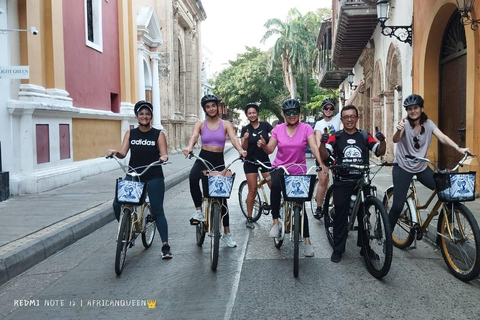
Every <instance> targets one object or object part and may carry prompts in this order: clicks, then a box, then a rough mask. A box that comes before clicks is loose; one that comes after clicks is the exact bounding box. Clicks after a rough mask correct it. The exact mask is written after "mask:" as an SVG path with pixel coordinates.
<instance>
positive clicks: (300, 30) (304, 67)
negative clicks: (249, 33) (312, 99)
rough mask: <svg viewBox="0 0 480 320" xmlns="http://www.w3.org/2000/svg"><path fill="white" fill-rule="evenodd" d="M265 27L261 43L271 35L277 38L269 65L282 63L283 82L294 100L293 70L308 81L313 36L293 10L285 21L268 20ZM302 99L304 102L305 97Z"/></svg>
mask: <svg viewBox="0 0 480 320" xmlns="http://www.w3.org/2000/svg"><path fill="white" fill-rule="evenodd" d="M265 27H266V28H267V29H268V30H267V32H265V35H264V36H263V38H262V40H261V41H262V42H263V43H264V42H265V41H266V40H267V39H268V38H270V37H271V36H272V35H278V36H279V37H278V39H277V41H276V42H275V45H274V46H273V49H272V53H271V59H270V63H271V64H273V63H274V62H275V61H278V60H280V61H281V62H282V76H283V82H284V84H285V87H286V89H287V90H288V92H289V93H290V97H291V98H295V96H296V92H297V82H296V79H295V74H294V70H298V71H299V72H301V73H302V74H303V75H304V79H308V73H309V66H310V61H311V57H312V52H313V49H312V48H315V35H314V34H312V33H311V32H310V31H309V30H308V28H307V26H306V23H305V21H304V18H303V17H302V15H301V14H300V12H299V11H298V10H297V9H295V8H293V9H290V11H289V12H288V15H287V21H285V22H284V21H281V20H280V19H277V18H274V19H270V20H268V21H267V22H266V23H265ZM304 81H305V80H304ZM304 87H305V88H306V86H304ZM304 95H305V94H304ZM304 98H305V100H306V97H304Z"/></svg>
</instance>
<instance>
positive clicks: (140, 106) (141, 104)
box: [133, 100, 153, 116]
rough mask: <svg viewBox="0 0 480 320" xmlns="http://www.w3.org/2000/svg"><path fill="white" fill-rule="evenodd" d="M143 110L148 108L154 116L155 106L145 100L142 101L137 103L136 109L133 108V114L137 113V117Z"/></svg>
mask: <svg viewBox="0 0 480 320" xmlns="http://www.w3.org/2000/svg"><path fill="white" fill-rule="evenodd" d="M143 108H147V109H148V110H150V113H151V114H152V116H153V106H152V104H151V103H150V102H148V101H145V100H140V101H138V102H137V103H135V107H133V112H135V116H136V115H137V114H138V112H139V111H140V110H141V109H143Z"/></svg>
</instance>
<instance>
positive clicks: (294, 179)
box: [285, 176, 310, 198]
mask: <svg viewBox="0 0 480 320" xmlns="http://www.w3.org/2000/svg"><path fill="white" fill-rule="evenodd" d="M309 188H310V177H309V176H285V193H286V195H287V197H289V198H308V191H309Z"/></svg>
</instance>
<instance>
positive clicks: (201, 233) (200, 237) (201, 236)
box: [195, 222, 205, 247]
mask: <svg viewBox="0 0 480 320" xmlns="http://www.w3.org/2000/svg"><path fill="white" fill-rule="evenodd" d="M195 238H196V240H197V246H199V247H201V246H202V245H203V242H204V241H205V222H200V223H198V224H197V225H196V226H195Z"/></svg>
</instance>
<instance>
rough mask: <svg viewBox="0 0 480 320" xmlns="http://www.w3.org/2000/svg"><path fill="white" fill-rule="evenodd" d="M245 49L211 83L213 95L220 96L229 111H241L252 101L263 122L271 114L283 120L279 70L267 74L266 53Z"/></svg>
mask: <svg viewBox="0 0 480 320" xmlns="http://www.w3.org/2000/svg"><path fill="white" fill-rule="evenodd" d="M246 50H247V51H246V52H245V53H242V54H239V55H237V60H235V61H230V66H229V67H227V68H226V69H224V70H222V71H221V72H220V74H219V75H218V76H217V78H216V79H215V80H214V82H213V84H214V86H215V93H217V94H219V95H220V96H222V99H223V102H224V103H225V104H226V105H227V106H228V107H229V108H234V109H239V110H243V108H244V107H245V105H247V104H248V103H251V102H254V103H258V104H259V105H260V116H261V117H262V118H263V119H265V118H266V117H268V116H270V115H272V114H274V115H275V116H277V118H278V119H283V118H282V116H281V104H282V101H283V100H284V99H285V97H287V93H286V92H285V90H284V89H283V82H282V76H281V71H280V69H279V68H274V69H273V70H272V72H270V73H269V72H267V65H268V63H267V61H268V54H267V53H266V52H262V51H261V50H260V49H258V48H250V47H246Z"/></svg>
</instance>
